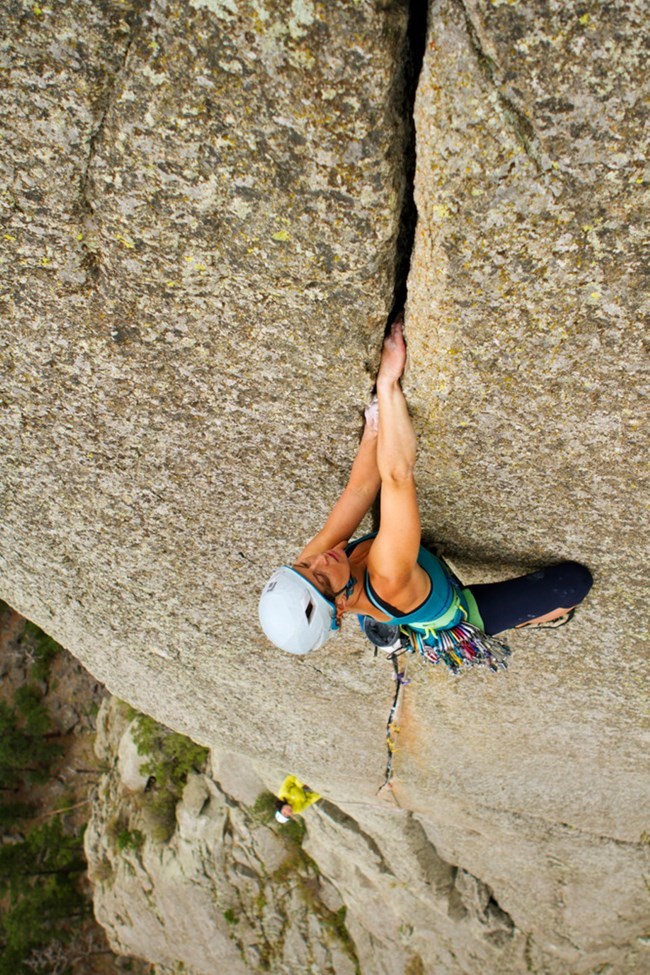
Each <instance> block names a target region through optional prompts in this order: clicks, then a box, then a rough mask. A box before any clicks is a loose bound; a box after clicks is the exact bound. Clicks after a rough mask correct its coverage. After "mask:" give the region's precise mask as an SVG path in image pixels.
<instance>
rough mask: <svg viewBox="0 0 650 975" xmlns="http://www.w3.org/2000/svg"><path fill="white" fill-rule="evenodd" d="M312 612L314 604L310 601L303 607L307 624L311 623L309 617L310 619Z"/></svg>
mask: <svg viewBox="0 0 650 975" xmlns="http://www.w3.org/2000/svg"><path fill="white" fill-rule="evenodd" d="M313 612H314V603H313V601H312V600H311V599H310V600H309V602H308V603H307V605H306V606H305V616H306V617H307V622H308V623H309V622H310V621H311V617H312V613H313Z"/></svg>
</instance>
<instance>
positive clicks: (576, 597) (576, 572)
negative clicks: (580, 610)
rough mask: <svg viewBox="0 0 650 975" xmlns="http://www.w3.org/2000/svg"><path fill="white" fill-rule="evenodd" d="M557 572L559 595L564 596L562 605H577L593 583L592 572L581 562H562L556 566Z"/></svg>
mask: <svg viewBox="0 0 650 975" xmlns="http://www.w3.org/2000/svg"><path fill="white" fill-rule="evenodd" d="M554 568H555V571H556V573H557V576H556V585H557V592H558V595H561V597H562V600H563V601H562V603H561V605H562V606H566V607H568V606H577V605H578V603H581V602H582V600H583V599H584V598H585V596H586V595H587V593H588V592H589V590H590V589H591V587H592V585H593V582H594V580H593V578H592V575H591V572H590V571H589V569H588V568H587V567H586V566H585V565H580V563H579V562H561V563H560V564H559V565H556V566H554Z"/></svg>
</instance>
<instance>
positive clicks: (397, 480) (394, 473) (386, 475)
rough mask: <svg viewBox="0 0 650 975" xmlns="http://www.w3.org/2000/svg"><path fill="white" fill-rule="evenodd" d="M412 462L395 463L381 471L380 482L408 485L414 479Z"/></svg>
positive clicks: (399, 485)
mask: <svg viewBox="0 0 650 975" xmlns="http://www.w3.org/2000/svg"><path fill="white" fill-rule="evenodd" d="M414 470H415V465H414V464H397V465H395V466H394V467H391V468H389V470H387V471H385V472H382V477H381V480H382V483H387V484H391V485H392V486H393V487H403V486H404V485H410V484H412V483H413V480H414V476H415V475H414Z"/></svg>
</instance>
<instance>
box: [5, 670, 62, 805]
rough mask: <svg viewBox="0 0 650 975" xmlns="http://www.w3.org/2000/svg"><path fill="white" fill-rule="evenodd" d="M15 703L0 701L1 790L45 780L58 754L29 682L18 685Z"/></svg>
mask: <svg viewBox="0 0 650 975" xmlns="http://www.w3.org/2000/svg"><path fill="white" fill-rule="evenodd" d="M15 703H16V708H17V709H16V708H13V707H11V706H10V705H9V704H7V703H6V701H0V791H1V792H8V791H10V790H16V789H18V788H19V787H20V786H21V784H22V783H23V781H25V782H27V783H32V782H47V780H48V778H49V770H50V766H51V764H52V762H53V761H54V760H55V759H57V758H58V757H59V756H60V755H61V746H60V745H59V744H57V743H56V742H54V741H52V737H55V736H54V735H52V736H50V731H49V729H50V727H51V722H50V716H49V714H48V711H47V708H46V707H45V705H44V704H43V702H42V699H41V694H40V692H39V690H38V689H37V688H36V687H35V686H33V685H31V684H27V685H25V686H23V687H20V688H19V689H18V690H17V691H16V695H15ZM4 815H5V816H6V810H5V812H4Z"/></svg>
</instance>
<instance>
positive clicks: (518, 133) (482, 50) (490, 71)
mask: <svg viewBox="0 0 650 975" xmlns="http://www.w3.org/2000/svg"><path fill="white" fill-rule="evenodd" d="M453 2H454V3H455V4H456V6H457V7H458V9H459V10H460V12H461V14H462V17H463V20H464V21H465V28H466V30H467V35H468V37H469V41H470V44H471V46H472V49H473V51H474V54H475V56H476V60H477V63H478V66H479V68H480V70H481V72H482V74H483V76H484V77H485V78H486V80H487V81H488V83H489V84H490V86H491V87H492V88H493V89H494V91H495V94H496V96H497V100H498V102H499V106H500V108H501V111H502V113H503V116H504V118H505V119H506V121H507V122H508V123H509V125H510V127H511V128H512V130H513V132H514V134H515V137H516V139H517V142H518V143H519V145H520V146H521V147H522V149H523V150H524V152H525V153H526V155H527V156H528V158H529V159H530V160H531V162H532V163H533V165H534V166H535V169H536V170H537V172H538V173H542V172H544V170H545V169H546V168H547V166H546V165H545V162H544V160H545V155H546V154H545V153H544V149H543V147H542V144H541V141H540V138H539V136H538V135H537V133H536V131H535V126H534V125H533V123H532V122H531V120H530V119H529V118H528V116H527V115H526V113H525V112H524V110H523V109H522V108H520V107H519V105H517V104H516V102H515V101H514V99H513V97H512V95H509V94H508V93H507V92H506V91H505V88H504V85H503V83H502V81H501V80H500V78H499V65H498V64H497V61H496V59H495V58H494V57H493V56H492V55H491V54H488V52H487V50H486V45H485V43H484V41H483V39H482V37H481V32H480V29H479V27H478V26H477V24H476V21H475V19H474V18H473V16H472V13H471V11H470V10H469V9H468V0H453Z"/></svg>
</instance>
